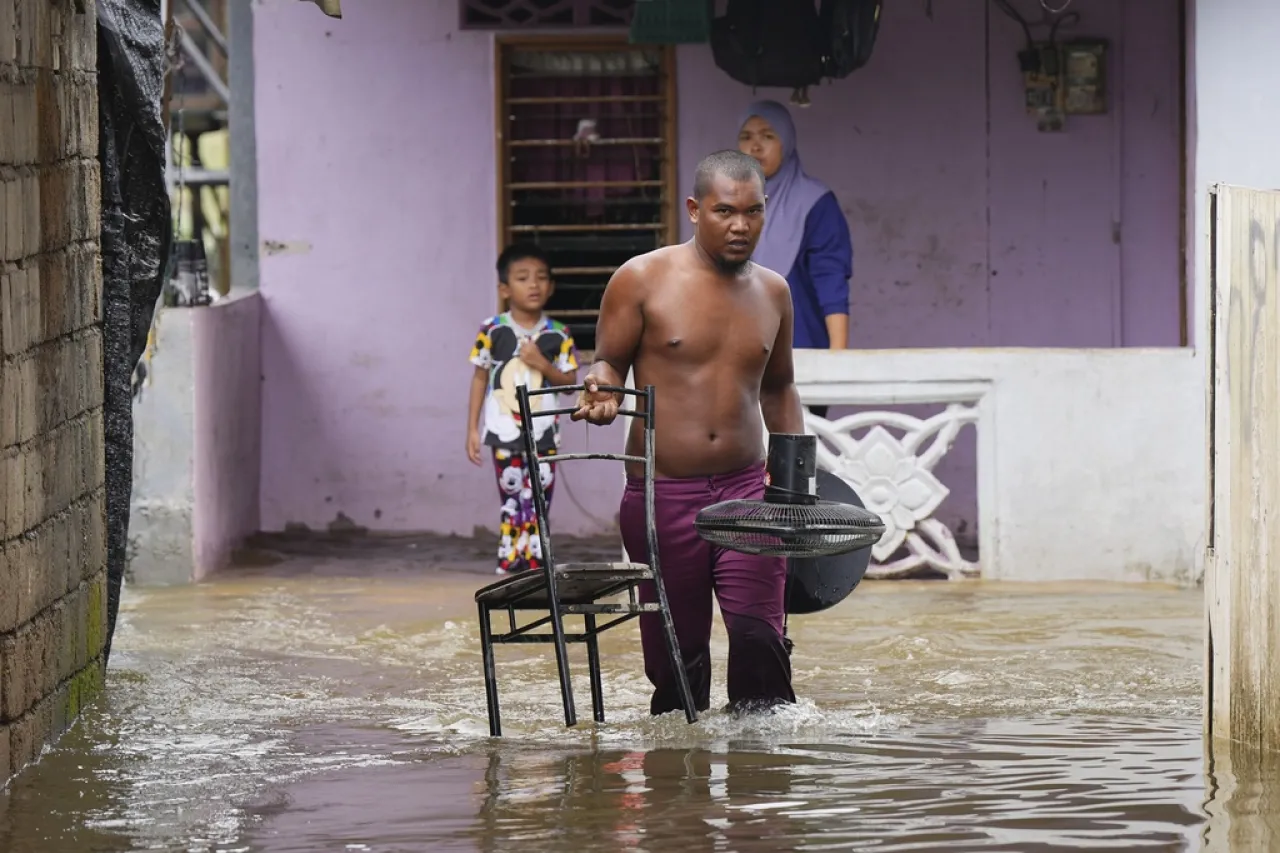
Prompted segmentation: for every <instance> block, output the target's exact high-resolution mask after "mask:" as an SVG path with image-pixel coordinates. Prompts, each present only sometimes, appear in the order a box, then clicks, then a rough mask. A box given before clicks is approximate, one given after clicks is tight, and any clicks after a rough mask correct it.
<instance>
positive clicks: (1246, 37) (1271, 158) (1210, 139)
mask: <svg viewBox="0 0 1280 853" xmlns="http://www.w3.org/2000/svg"><path fill="white" fill-rule="evenodd" d="M1193 5H1194V9H1193V15H1192V21H1191V29H1192V43H1193V50H1192V51H1191V56H1190V60H1189V64H1190V74H1191V77H1192V81H1193V82H1192V87H1191V88H1192V91H1193V92H1194V97H1193V101H1194V106H1193V109H1192V110H1191V111H1190V113H1189V114H1190V116H1191V117H1192V118H1193V124H1192V126H1191V128H1190V130H1191V133H1190V136H1191V140H1192V142H1193V147H1192V150H1193V151H1194V160H1193V162H1194V174H1193V181H1194V184H1193V186H1194V187H1195V208H1196V216H1195V231H1194V234H1193V235H1192V245H1191V247H1190V248H1191V250H1192V251H1193V253H1194V255H1195V269H1196V291H1195V292H1196V300H1195V307H1196V324H1195V332H1196V336H1197V337H1196V342H1197V343H1198V344H1201V343H1203V342H1204V340H1205V338H1204V336H1205V335H1206V334H1207V329H1208V326H1207V324H1206V321H1205V317H1206V314H1207V308H1206V306H1207V305H1208V292H1209V289H1208V283H1209V252H1208V246H1209V187H1210V185H1212V184H1217V183H1226V184H1236V185H1238V186H1245V187H1251V188H1254V189H1280V144H1278V143H1277V140H1280V101H1277V90H1278V89H1280V71H1277V69H1276V65H1275V61H1274V59H1273V58H1272V55H1273V53H1274V50H1275V46H1276V45H1277V44H1280V3H1276V2H1275V0H1194V4H1193Z"/></svg>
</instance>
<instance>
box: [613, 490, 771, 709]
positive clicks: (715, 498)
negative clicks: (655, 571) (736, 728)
mask: <svg viewBox="0 0 1280 853" xmlns="http://www.w3.org/2000/svg"><path fill="white" fill-rule="evenodd" d="M762 497H764V466H763V465H753V466H751V467H750V468H746V469H743V470H741V471H736V472H733V473H730V474H719V475H716V476H713V477H690V478H687V479H678V480H677V479H671V480H656V481H654V520H655V522H656V527H657V529H658V558H659V560H660V565H661V570H662V579H663V583H664V585H665V586H666V589H667V600H668V601H669V602H670V604H671V616H672V619H673V621H674V622H675V626H676V636H677V637H678V638H679V640H680V651H681V654H682V656H683V657H684V664H685V670H686V672H687V673H688V677H689V687H690V688H691V690H692V692H693V700H694V703H695V705H696V707H697V709H698V710H699V711H705V710H706V709H707V707H708V706H709V705H710V704H711V612H712V611H711V594H712V592H714V593H715V596H716V599H717V600H718V601H719V602H720V612H721V614H723V616H724V623H725V630H726V632H727V633H728V635H729V666H728V682H729V684H728V687H729V705H730V708H731V709H732V710H735V711H737V710H752V709H755V708H759V707H768V706H772V705H777V704H780V703H783V702H794V701H795V699H796V697H795V693H794V692H793V691H792V689H791V658H790V656H789V655H788V653H787V649H786V646H785V645H784V643H783V639H782V623H783V615H784V614H783V598H784V595H785V588H786V575H787V566H786V560H785V559H784V558H782V557H759V556H752V555H749V554H740V553H738V552H736V551H727V550H725V549H723V548H717V547H715V546H713V545H711V544H710V543H708V542H706V541H705V540H703V539H702V537H700V536H699V535H698V532H697V530H695V529H694V527H693V520H694V518H695V517H696V516H697V514H698V511H699V510H701V509H703V508H705V507H708V506H710V505H711V504H714V503H718V502H720V501H724V500H734V499H756V500H758V499H760V498H762ZM619 525H620V526H621V528H622V542H623V544H624V545H625V546H626V549H627V554H628V555H629V556H630V558H631V559H632V560H634V561H636V562H645V561H647V560H648V554H649V545H648V540H647V538H646V531H645V517H644V481H643V480H640V479H630V478H629V479H628V482H627V486H626V490H625V491H624V492H623V495H622V506H621V509H620V511H619ZM640 597H641V600H642V601H654V600H656V591H655V589H654V586H653V584H652V583H648V584H644V585H643V586H642V587H641V589H640ZM640 637H641V641H642V643H643V646H644V670H645V675H647V676H648V677H649V681H650V682H652V683H653V686H654V692H653V698H652V700H651V701H650V703H649V710H650V712H651V713H654V714H662V713H665V712H667V711H674V710H677V709H680V710H683V708H682V705H681V703H680V694H679V692H678V691H677V689H676V681H675V677H674V673H673V672H672V670H671V663H670V658H669V657H668V655H667V647H666V643H665V640H664V637H663V632H662V619H661V617H660V616H659V615H658V614H656V613H646V614H644V615H643V616H641V617H640Z"/></svg>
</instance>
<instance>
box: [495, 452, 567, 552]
mask: <svg viewBox="0 0 1280 853" xmlns="http://www.w3.org/2000/svg"><path fill="white" fill-rule="evenodd" d="M554 454H555V450H546V451H543V455H544V456H552V455H554ZM539 464H540V465H541V466H542V468H541V470H540V471H539V474H540V475H541V477H542V492H543V494H545V495H546V498H547V512H550V511H551V497H552V495H553V494H554V493H555V482H556V473H555V468H556V466H555V465H553V464H551V463H549V462H541V463H539ZM493 468H494V472H495V473H496V474H497V477H498V495H499V496H500V498H501V500H502V523H501V526H500V527H499V531H500V532H499V535H498V574H500V575H505V574H508V573H510V572H519V571H525V570H528V569H538V568H541V567H542V540H540V539H539V538H538V514H537V513H536V512H535V511H534V508H533V486H532V485H530V483H529V472H528V470H527V469H526V467H525V461H524V456H523V455H521V454H519V453H513V452H512V451H510V450H503V449H502V448H494V451H493Z"/></svg>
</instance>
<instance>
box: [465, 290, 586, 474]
mask: <svg viewBox="0 0 1280 853" xmlns="http://www.w3.org/2000/svg"><path fill="white" fill-rule="evenodd" d="M525 338H532V339H533V340H534V342H535V343H536V344H537V345H538V349H539V350H541V351H542V354H543V355H544V356H546V358H547V361H549V362H551V363H552V364H554V365H555V366H556V368H557V369H558V370H562V371H564V372H566V373H568V372H571V371H575V370H577V369H578V352H577V346H576V345H575V344H574V342H573V336H572V335H570V334H569V329H568V328H567V327H566V326H565V325H564V324H563V323H561V322H559V321H557V320H552V319H551V318H550V317H547V316H545V315H544V316H543V318H542V319H541V320H540V321H539V322H538V323H537V324H536V325H535V326H534V327H533V328H531V329H526V328H524V327H523V326H521V325H520V324H519V323H517V322H516V321H515V320H514V319H513V318H512V316H511V313H510V312H504V313H502V314H499V315H498V316H496V317H490V318H489V319H488V320H485V321H484V325H483V326H481V327H480V333H479V334H478V335H476V342H475V346H473V347H472V348H471V363H472V364H474V365H475V366H476V367H480V368H483V369H485V370H488V371H489V388H488V391H487V392H486V393H485V399H484V408H483V410H482V411H483V412H484V443H485V444H487V445H488V446H490V447H497V448H502V449H504V450H510V451H515V452H522V451H523V450H524V446H523V444H522V443H521V440H520V404H519V403H518V402H517V401H516V388H517V387H518V386H520V385H528V386H529V390H531V391H534V390H537V389H538V388H541V387H543V385H544V384H545V379H544V378H543V376H542V374H541V373H539V372H538V371H537V370H535V369H533V368H532V367H530V366H529V365H527V364H525V363H524V362H523V361H521V360H520V354H519V353H520V342H521V341H523V340H524V339H525ZM548 404H550V405H555V401H554V399H552V398H550V397H547V396H538V397H530V398H529V406H530V408H532V409H533V410H534V411H535V412H536V411H538V410H539V409H542V408H544V407H545V406H546V405H548ZM559 420H560V419H559V418H558V417H557V418H534V421H533V436H534V440H535V441H536V442H537V445H538V452H539V453H542V452H545V451H547V450H551V449H553V448H555V447H558V446H559V444H560V424H559Z"/></svg>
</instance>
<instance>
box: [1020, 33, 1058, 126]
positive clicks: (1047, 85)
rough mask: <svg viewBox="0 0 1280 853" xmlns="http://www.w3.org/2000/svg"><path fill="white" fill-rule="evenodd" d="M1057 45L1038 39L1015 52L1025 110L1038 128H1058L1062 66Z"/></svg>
mask: <svg viewBox="0 0 1280 853" xmlns="http://www.w3.org/2000/svg"><path fill="white" fill-rule="evenodd" d="M1060 60H1061V56H1060V55H1059V52H1058V46H1057V45H1056V44H1054V43H1053V42H1038V43H1036V44H1034V45H1031V46H1029V47H1028V48H1027V49H1026V50H1024V51H1022V52H1020V53H1019V54H1018V65H1019V66H1020V67H1021V69H1022V85H1023V89H1024V92H1025V98H1026V105H1027V114H1028V115H1030V116H1033V117H1034V118H1035V119H1036V126H1037V127H1038V128H1039V129H1040V130H1041V131H1051V130H1062V70H1061V67H1060V66H1061V62H1060Z"/></svg>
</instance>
